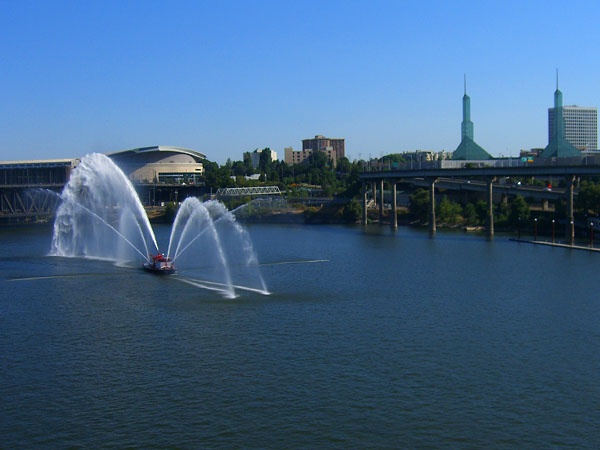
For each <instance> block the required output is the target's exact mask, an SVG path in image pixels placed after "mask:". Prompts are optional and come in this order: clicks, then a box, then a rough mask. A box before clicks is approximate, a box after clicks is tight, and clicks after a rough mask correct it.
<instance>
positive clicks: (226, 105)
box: [0, 0, 600, 164]
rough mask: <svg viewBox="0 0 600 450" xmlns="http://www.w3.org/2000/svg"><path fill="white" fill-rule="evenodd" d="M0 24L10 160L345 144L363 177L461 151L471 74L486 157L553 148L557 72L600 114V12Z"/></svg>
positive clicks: (233, 14)
mask: <svg viewBox="0 0 600 450" xmlns="http://www.w3.org/2000/svg"><path fill="white" fill-rule="evenodd" d="M0 12H1V13H2V14H0V17H1V18H0V20H2V27H1V28H0V29H1V31H0V33H2V43H0V55H1V56H2V58H3V62H4V63H3V69H4V70H3V71H0V84H1V85H2V87H3V88H2V91H3V92H2V101H1V102H0V137H1V140H0V160H12V159H47V158H62V157H79V156H82V155H84V154H86V153H90V152H103V153H104V152H114V151H119V150H124V149H129V148H136V147H141V146H146V145H175V146H180V147H185V148H191V149H194V150H197V151H200V152H202V153H204V154H206V155H207V157H208V159H210V160H212V161H217V162H219V163H221V164H222V163H224V162H225V161H226V160H227V159H232V160H238V159H241V157H242V156H241V155H242V154H243V153H244V152H248V151H253V150H254V149H256V148H265V147H270V148H272V149H273V150H275V151H276V152H278V154H279V155H282V154H283V150H284V148H285V147H290V146H292V147H294V148H299V147H300V146H301V142H302V140H303V139H306V138H310V137H311V136H315V135H319V134H322V135H325V136H334V137H340V138H344V139H345V141H346V155H347V156H348V157H349V158H350V159H351V160H353V159H358V158H362V159H367V158H369V157H378V156H380V155H383V154H389V153H401V152H403V151H411V150H416V149H422V150H434V151H441V150H445V151H447V152H452V151H454V150H455V149H456V148H457V146H458V145H459V143H460V141H461V134H460V123H461V116H462V113H461V108H462V106H461V97H462V95H463V77H464V74H465V73H466V74H467V78H468V91H469V96H470V97H471V99H472V108H471V115H472V117H473V118H474V121H475V122H476V127H477V136H476V138H477V143H478V144H480V145H481V146H482V147H483V148H485V149H486V150H487V151H488V152H489V153H490V154H491V155H492V156H494V157H499V156H517V155H518V152H519V150H521V149H526V150H527V149H530V148H539V147H544V146H545V145H546V143H547V136H548V128H547V111H548V108H549V107H551V106H552V95H553V91H554V87H555V70H556V68H558V69H559V71H560V77H561V80H560V88H561V91H562V92H563V94H564V99H565V101H564V103H565V105H574V104H576V105H580V106H590V107H596V106H597V105H598V104H599V103H600V85H599V83H598V82H597V80H596V78H595V73H596V70H595V68H596V65H597V64H598V63H597V62H596V61H595V59H594V58H593V55H594V54H595V51H596V49H595V43H596V42H598V38H600V30H598V27H596V24H595V18H596V17H598V16H599V14H598V13H599V12H600V5H598V4H596V3H595V2H592V1H575V2H570V3H569V4H568V6H567V5H565V4H564V2H557V1H551V2H543V1H531V2H526V3H522V2H516V1H505V2H490V1H487V2H468V1H457V2H442V1H426V2H419V3H414V4H413V3H408V2H400V1H376V2H362V1H329V2H316V1H303V2H295V3H293V4H292V3H291V2H290V3H289V4H288V3H287V2H273V1H259V2H256V3H246V2H237V1H222V2H193V1H175V2H170V3H168V4H164V3H162V2H158V1H143V2H142V1H129V2H118V1H113V0H109V1H106V2H67V1H60V0H59V1H56V2H42V1H36V0H31V1H27V2H2V3H0ZM548 24H558V25H560V28H561V30H564V31H561V32H560V33H554V32H547V31H546V30H547V29H548ZM538 30H539V31H538ZM568 30H579V32H580V36H581V38H580V39H576V40H575V41H573V40H572V39H565V38H564V36H565V35H564V33H566V32H567V31H568ZM582 30H585V32H583V31H582ZM583 61H585V69H582V67H584V65H583V64H582V62H583Z"/></svg>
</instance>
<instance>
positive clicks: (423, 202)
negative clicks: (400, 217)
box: [410, 189, 431, 223]
mask: <svg viewBox="0 0 600 450" xmlns="http://www.w3.org/2000/svg"><path fill="white" fill-rule="evenodd" d="M430 204H431V202H430V200H429V191H428V190H426V189H417V190H416V191H415V193H414V194H412V195H411V196H410V212H411V213H412V214H413V215H414V216H415V217H416V218H417V219H418V220H420V221H421V222H422V223H425V222H427V221H428V220H429V208H430V206H429V205H430Z"/></svg>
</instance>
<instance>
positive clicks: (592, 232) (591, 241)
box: [590, 220, 594, 248]
mask: <svg viewBox="0 0 600 450" xmlns="http://www.w3.org/2000/svg"><path fill="white" fill-rule="evenodd" d="M590 248H594V222H593V221H592V220H590Z"/></svg>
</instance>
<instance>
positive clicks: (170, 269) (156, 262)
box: [143, 252, 175, 275]
mask: <svg viewBox="0 0 600 450" xmlns="http://www.w3.org/2000/svg"><path fill="white" fill-rule="evenodd" d="M143 267H144V270H147V271H148V272H152V273H157V274H162V275H169V274H172V273H175V266H174V265H173V260H172V259H171V258H169V257H168V256H165V255H164V254H162V253H160V252H159V253H157V254H156V255H148V261H147V262H145V263H144V266H143Z"/></svg>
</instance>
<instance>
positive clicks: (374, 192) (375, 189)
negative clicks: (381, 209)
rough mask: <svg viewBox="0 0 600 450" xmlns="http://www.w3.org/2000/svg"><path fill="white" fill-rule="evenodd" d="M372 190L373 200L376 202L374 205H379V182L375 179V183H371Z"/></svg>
mask: <svg viewBox="0 0 600 450" xmlns="http://www.w3.org/2000/svg"><path fill="white" fill-rule="evenodd" d="M371 192H372V194H373V197H372V198H373V202H374V206H377V183H376V182H375V181H373V183H371Z"/></svg>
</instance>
